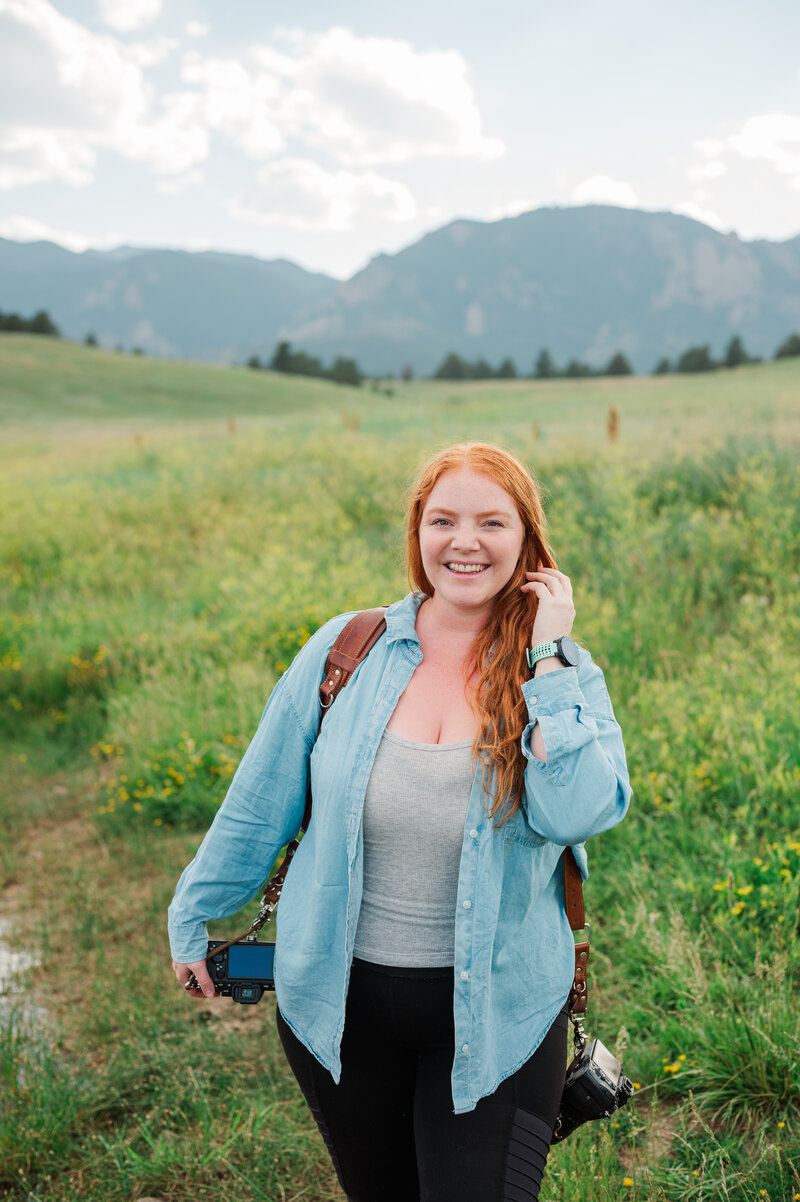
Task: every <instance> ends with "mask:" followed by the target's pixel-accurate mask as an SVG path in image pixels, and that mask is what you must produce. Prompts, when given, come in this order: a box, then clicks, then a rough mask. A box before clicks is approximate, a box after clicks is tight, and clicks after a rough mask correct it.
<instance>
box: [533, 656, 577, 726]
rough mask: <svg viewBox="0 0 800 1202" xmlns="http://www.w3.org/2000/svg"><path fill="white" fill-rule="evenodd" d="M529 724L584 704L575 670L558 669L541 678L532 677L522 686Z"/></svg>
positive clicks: (546, 673)
mask: <svg viewBox="0 0 800 1202" xmlns="http://www.w3.org/2000/svg"><path fill="white" fill-rule="evenodd" d="M522 695H523V697H524V698H525V704H526V705H527V707H528V717H529V718H530V721H531V723H534V722H538V720H539V718H544V717H548V716H549V715H551V714H560V713H562V712H563V711H564V710H569V709H572V708H573V707H574V706H576V705H581V704H585V701H586V699H585V697H584V695H583V693H582V692H581V688H580V685H579V684H578V669H577V668H558V669H557V670H556V671H555V672H545V673H544V674H543V675H542V676H532V677H531V679H530V680H526V681H525V683H524V684H523V686H522Z"/></svg>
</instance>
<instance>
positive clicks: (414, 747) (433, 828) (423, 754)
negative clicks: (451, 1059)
mask: <svg viewBox="0 0 800 1202" xmlns="http://www.w3.org/2000/svg"><path fill="white" fill-rule="evenodd" d="M473 771H474V768H473V758H472V739H467V740H465V741H464V742H461V743H414V742H412V741H411V740H410V739H402V738H400V737H399V736H398V735H393V734H390V733H389V731H384V733H383V738H382V740H381V742H380V745H379V747H378V751H377V754H376V756H375V762H374V764H373V766H372V772H371V774H370V778H369V783H368V785H367V791H366V794H365V797H364V820H363V830H364V894H363V898H362V901H361V911H360V914H359V918H358V926H357V928H356V940H355V948H354V955H355V956H357V957H358V959H359V960H369V961H370V962H371V963H373V964H393V965H394V964H396V965H402V966H404V967H409V968H413V967H419V968H429V967H445V966H447V965H451V964H452V963H453V961H454V958H455V913H456V897H457V894H458V870H459V866H460V863H461V845H462V842H463V839H464V819H465V817H466V813H467V803H468V801H469V794H470V789H471V788H472V777H473Z"/></svg>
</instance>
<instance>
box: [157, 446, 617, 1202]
mask: <svg viewBox="0 0 800 1202" xmlns="http://www.w3.org/2000/svg"><path fill="white" fill-rule="evenodd" d="M407 549H408V569H409V578H410V581H411V584H412V589H413V591H412V592H411V593H409V594H408V595H407V596H406V597H405V598H404V599H403V600H402V601H397V602H395V604H393V605H390V606H389V607H388V609H387V610H386V616H385V631H383V633H382V634H381V636H380V637H379V638H378V641H377V642H376V643H375V644H374V646H373V647H372V650H371V651H370V652H369V654H368V655H367V656H366V658H365V659H362V660H359V661H357V662H356V661H353V660H352V659H351V661H350V662H351V664H353V663H355V664H356V666H355V668H354V669H352V671H353V675H352V679H351V681H350V683H349V685H348V687H347V688H346V689H344V690H343V691H342V693H341V695H340V696H339V697H338V699H337V700H336V702H335V704H333V705H332V706H331V709H330V714H329V716H328V717H327V718H326V720H325V722H324V724H323V725H322V727H321V729H320V722H321V716H322V711H321V708H320V699H319V686H320V683H321V682H322V680H323V673H324V668H325V664H326V661H327V659H328V655H329V653H330V651H331V648H332V646H333V644H334V642H335V641H336V639H337V636H338V635H339V634H340V633H341V632H342V631H343V630H344V628H345V627H346V626H347V625H348V622H349V620H350V618H351V615H348V614H342V615H340V616H339V617H337V618H334V619H332V621H330V622H328V623H327V625H326V626H324V627H323V628H322V629H321V630H319V631H318V632H317V633H316V634H315V635H314V636H313V637H312V638H311V639H310V640H309V642H308V643H307V644H306V645H305V647H304V648H303V649H302V651H301V652H300V653H299V655H298V656H297V658H296V659H295V661H294V663H293V664H292V665H291V667H290V668H289V669H288V671H287V672H286V673H285V674H284V675H283V677H282V678H281V680H280V681H279V682H278V684H277V685H276V687H275V690H274V692H273V694H272V697H271V698H270V700H269V703H268V705H267V707H266V710H265V711H264V715H263V717H262V720H261V724H260V725H259V728H258V731H257V732H256V735H255V737H254V739H253V741H252V743H251V745H250V748H249V749H248V751H247V754H246V755H245V757H244V759H243V761H242V763H241V765H240V767H239V770H238V772H237V774H236V776H235V778H234V781H233V783H232V785H231V788H230V790H229V792H228V795H227V797H226V799H225V802H224V804H223V806H222V808H221V809H220V811H219V814H218V816H217V818H216V820H215V822H214V824H213V826H212V828H211V830H210V831H209V833H208V835H207V836H206V838H205V840H204V842H203V844H202V846H201V848H200V850H199V852H198V854H197V856H196V858H195V860H194V861H193V862H192V864H190V865H189V867H188V868H187V869H186V871H185V872H184V874H183V876H182V877H181V880H180V882H179V884H178V889H177V892H176V895H175V899H174V901H173V903H172V906H171V907H170V934H171V941H172V949H173V955H174V957H175V959H174V962H173V964H174V968H175V973H176V975H177V978H178V980H179V982H180V983H181V985H182V986H184V988H185V989H186V991H187V992H188V993H189V994H190V995H191V996H192V997H202V996H203V995H205V996H207V997H212V996H213V995H214V985H213V984H212V982H211V979H210V977H209V974H208V971H207V968H206V962H205V959H204V957H205V956H206V951H207V944H206V931H205V920H206V919H207V918H210V917H222V916H224V915H227V914H230V913H232V912H233V911H234V910H236V909H238V908H239V906H240V905H241V904H242V902H244V901H245V900H247V899H248V898H249V897H251V896H252V895H253V894H254V893H255V892H256V889H257V888H258V886H259V885H260V883H261V871H262V866H263V865H264V864H265V863H271V862H272V860H273V859H274V858H275V856H276V854H277V852H278V850H279V849H280V847H281V846H282V845H283V844H284V843H286V842H288V840H289V839H291V838H292V837H293V836H294V835H295V833H296V831H297V828H298V826H299V824H300V820H301V817H302V814H303V810H304V806H305V802H306V792H307V787H308V783H309V781H310V786H311V793H312V795H313V818H312V820H311V823H310V826H309V828H308V831H307V834H306V836H305V837H304V839H303V841H302V843H301V844H300V846H299V849H298V850H297V852H296V854H295V856H294V858H293V860H292V866H291V870H290V871H289V873H288V876H287V878H286V883H285V886H284V890H283V897H282V901H281V906H280V910H279V916H278V930H277V939H276V953H275V965H274V971H275V987H276V991H277V995H278V1011H277V1021H278V1030H279V1034H280V1038H281V1040H282V1042H283V1046H284V1050H285V1052H286V1055H287V1058H288V1060H289V1063H290V1065H291V1067H292V1070H293V1072H294V1074H295V1076H296V1078H297V1081H298V1083H299V1085H300V1087H301V1089H302V1091H303V1093H304V1095H305V1097H306V1100H307V1101H308V1104H309V1106H310V1108H311V1111H312V1113H313V1114H314V1117H315V1119H316V1121H317V1123H318V1125H319V1128H320V1131H321V1134H322V1135H323V1138H324V1139H325V1141H326V1144H327V1146H328V1149H329V1151H330V1154H331V1158H332V1160H333V1163H334V1165H335V1167H336V1171H337V1173H338V1174H339V1178H340V1181H341V1184H342V1188H343V1189H344V1190H345V1192H346V1194H347V1197H348V1198H349V1199H351V1202H376V1200H377V1199H380V1200H381V1202H413V1200H414V1199H418V1200H422V1199H426V1200H427V1202H456V1200H458V1202H500V1200H501V1199H513V1200H514V1202H525V1200H533V1202H535V1200H536V1199H537V1198H538V1196H539V1186H540V1183H541V1179H542V1174H543V1171H544V1166H545V1161H546V1158H547V1154H548V1150H549V1146H550V1142H551V1139H552V1132H553V1124H554V1121H555V1118H556V1115H557V1112H558V1107H559V1102H560V1098H561V1091H562V1086H563V1082H564V1066H565V1061H566V1025H567V1018H566V1007H565V1002H566V999H567V995H568V992H569V988H570V984H571V981H572V974H573V967H574V951H573V939H572V933H571V930H570V926H569V923H568V921H567V918H566V914H565V912H564V898H563V885H562V883H561V882H562V872H563V870H562V857H563V855H564V854H565V848H566V847H571V848H572V850H573V854H574V855H575V858H576V860H577V861H578V864H579V866H580V867H581V868H582V870H583V871H584V872H585V869H586V853H585V850H584V848H583V843H584V841H585V840H586V839H588V838H589V837H590V836H591V835H594V834H597V833H599V832H600V831H604V830H607V829H608V828H609V827H611V826H613V825H614V824H615V823H617V822H619V821H620V819H621V818H622V817H623V815H624V813H625V811H626V809H627V806H628V801H629V798H630V786H629V783H628V774H627V768H626V763H625V753H624V749H623V745H622V738H621V734H620V730H619V727H618V726H617V723H616V722H615V720H614V715H613V710H612V707H611V702H610V701H609V698H608V693H607V692H606V688H605V684H604V681H603V675H602V672H601V671H600V669H599V668H597V666H596V665H595V664H594V663H593V662H592V658H591V656H590V655H589V653H588V651H585V650H583V649H582V648H578V647H576V645H575V644H574V643H572V642H571V640H570V639H569V633H570V631H571V629H572V622H573V618H574V616H575V610H574V607H573V604H572V588H571V585H570V582H569V579H568V578H567V577H566V576H565V575H564V574H563V573H562V572H559V571H558V569H557V568H556V567H555V564H554V561H553V557H552V555H551V553H550V551H549V549H548V546H547V543H546V539H545V532H544V516H543V511H542V506H541V502H540V500H539V496H538V492H537V489H536V486H535V484H534V481H533V480H532V478H531V476H530V474H529V473H528V472H527V471H526V469H525V468H524V467H523V466H522V464H520V463H519V462H518V461H517V460H515V459H514V458H513V457H512V456H511V455H509V454H508V453H507V452H505V451H503V450H501V449H500V448H498V447H495V446H492V445H490V444H486V443H466V444H459V445H457V446H454V447H451V448H449V449H448V450H447V451H443V452H441V453H440V454H439V455H437V456H435V457H434V458H433V459H432V460H431V461H430V462H429V463H428V464H427V465H426V466H425V467H424V468H423V470H422V472H421V473H420V475H419V478H418V480H417V482H416V484H415V486H414V488H413V490H412V493H411V499H410V503H409V510H408V535H407ZM529 663H532V664H533V666H532V667H529V666H528V665H529ZM534 677H535V679H534ZM312 752H313V755H312Z"/></svg>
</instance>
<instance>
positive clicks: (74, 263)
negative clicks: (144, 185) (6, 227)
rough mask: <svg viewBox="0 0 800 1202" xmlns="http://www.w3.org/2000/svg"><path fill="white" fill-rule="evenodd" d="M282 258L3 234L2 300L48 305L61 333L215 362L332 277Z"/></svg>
mask: <svg viewBox="0 0 800 1202" xmlns="http://www.w3.org/2000/svg"><path fill="white" fill-rule="evenodd" d="M336 282H337V281H336V280H333V279H332V278H331V277H330V276H326V275H322V274H316V273H312V272H309V271H304V270H303V268H302V267H298V266H297V265H296V264H294V263H290V262H288V261H287V260H285V259H275V260H273V261H271V262H267V261H265V260H263V259H256V258H253V257H252V256H249V255H229V254H218V253H216V252H214V251H208V252H205V253H191V252H189V251H182V250H143V249H137V248H134V247H120V248H119V249H117V250H112V251H94V250H87V251H84V252H83V253H82V254H74V253H73V252H72V251H68V250H65V249H64V248H63V247H61V246H55V245H54V244H53V243H52V242H31V243H19V242H11V241H9V240H8V239H4V238H0V309H3V310H4V311H6V312H8V311H15V312H22V313H28V312H29V311H30V312H33V311H34V310H38V309H47V310H48V311H49V312H50V314H51V316H52V317H53V318H54V319H55V321H56V323H57V324H58V326H59V327H60V329H61V331H62V333H63V334H65V335H66V336H67V337H68V338H75V339H83V338H84V337H85V335H86V334H87V333H88V332H89V331H92V332H93V333H94V334H95V335H96V336H97V338H98V339H99V340H100V342H101V344H102V345H103V346H106V347H108V348H109V349H111V348H113V347H114V346H116V345H117V344H122V345H123V346H124V347H125V348H126V349H128V350H129V349H131V347H133V346H140V347H142V348H143V349H144V350H146V351H147V352H148V353H152V354H157V355H173V356H175V357H176V358H189V359H206V360H210V361H212V362H228V363H229V362H232V361H234V360H237V361H242V362H243V361H244V360H245V359H246V358H247V357H248V355H250V354H251V353H252V352H253V351H254V350H256V351H263V350H264V346H265V345H269V346H270V349H271V347H272V345H273V334H274V331H276V330H277V329H278V328H279V327H280V326H281V325H282V323H284V322H285V321H287V320H289V319H291V318H292V316H293V315H294V313H295V311H296V310H299V309H301V308H303V307H304V306H307V305H308V304H309V303H311V302H312V301H314V300H317V299H319V298H320V297H321V296H322V295H324V293H325V292H327V291H328V290H329V289H330V288H332V287H333V286H334V285H335V284H336Z"/></svg>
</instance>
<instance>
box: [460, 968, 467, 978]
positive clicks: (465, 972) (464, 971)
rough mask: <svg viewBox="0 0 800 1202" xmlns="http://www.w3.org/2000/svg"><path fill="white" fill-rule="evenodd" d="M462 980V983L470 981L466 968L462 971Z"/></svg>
mask: <svg viewBox="0 0 800 1202" xmlns="http://www.w3.org/2000/svg"><path fill="white" fill-rule="evenodd" d="M461 980H462V981H468V980H469V973H468V972H467V970H466V968H465V969H464V970H463V971H462V973H461Z"/></svg>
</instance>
